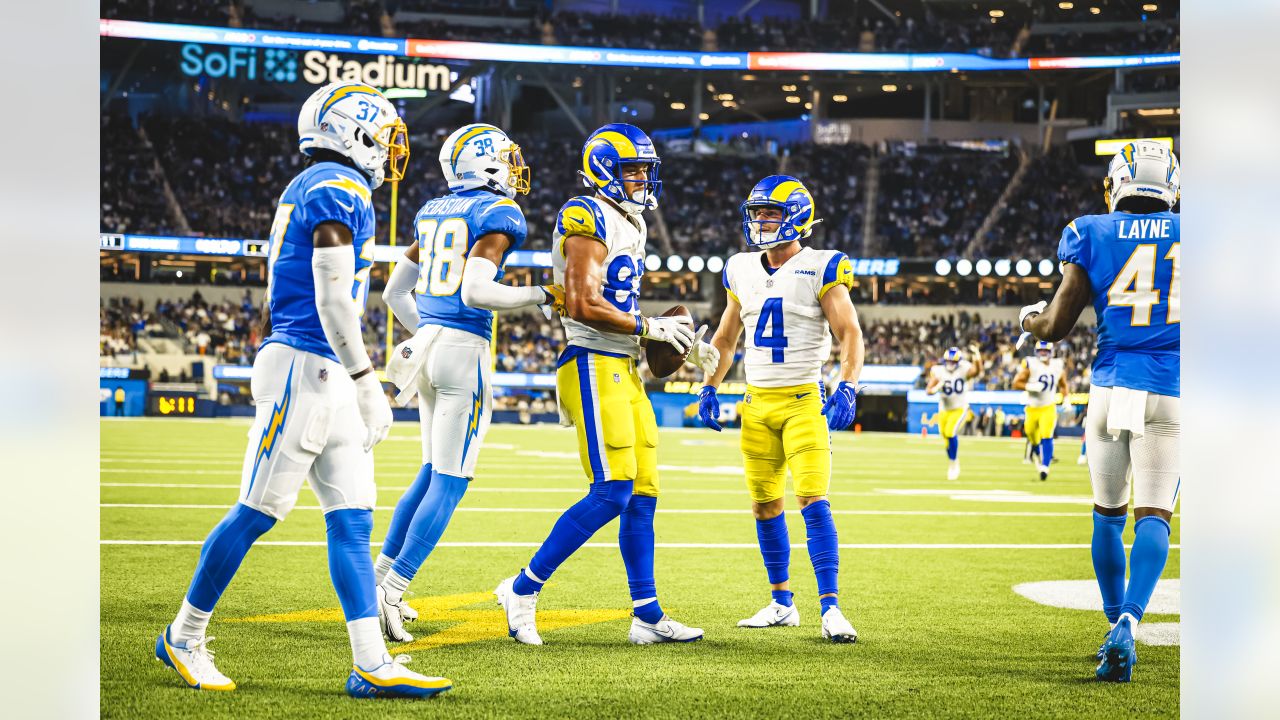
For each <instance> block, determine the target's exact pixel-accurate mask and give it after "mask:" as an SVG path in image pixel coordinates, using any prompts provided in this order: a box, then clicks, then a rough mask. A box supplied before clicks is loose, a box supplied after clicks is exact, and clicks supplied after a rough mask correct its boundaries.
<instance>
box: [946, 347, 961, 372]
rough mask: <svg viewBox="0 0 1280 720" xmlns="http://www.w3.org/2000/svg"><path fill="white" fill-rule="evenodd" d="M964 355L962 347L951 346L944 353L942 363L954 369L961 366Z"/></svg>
mask: <svg viewBox="0 0 1280 720" xmlns="http://www.w3.org/2000/svg"><path fill="white" fill-rule="evenodd" d="M961 359H963V356H962V355H961V354H960V348H958V347H949V348H947V351H946V352H944V353H942V365H943V367H946V368H947V369H949V370H954V369H956V368H957V367H959V366H960V360H961Z"/></svg>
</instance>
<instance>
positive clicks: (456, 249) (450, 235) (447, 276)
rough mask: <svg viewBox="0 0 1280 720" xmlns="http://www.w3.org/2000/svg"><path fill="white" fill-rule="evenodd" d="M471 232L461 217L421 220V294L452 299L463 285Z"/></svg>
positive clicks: (419, 222)
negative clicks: (450, 296)
mask: <svg viewBox="0 0 1280 720" xmlns="http://www.w3.org/2000/svg"><path fill="white" fill-rule="evenodd" d="M469 235H470V231H469V230H468V229H467V221H466V220H463V219H462V218H446V219H444V220H437V219H435V218H423V219H421V220H419V221H418V254H419V256H418V268H419V270H418V286H417V287H416V288H415V289H416V290H417V292H418V294H419V295H435V296H437V297H442V296H449V295H453V294H454V293H456V292H458V288H459V287H460V286H461V285H462V269H463V267H464V265H465V262H466V259H465V256H466V252H467V241H468V236H469Z"/></svg>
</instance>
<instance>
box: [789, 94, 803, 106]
mask: <svg viewBox="0 0 1280 720" xmlns="http://www.w3.org/2000/svg"><path fill="white" fill-rule="evenodd" d="M787 102H789V103H791V104H792V105H797V104H799V103H800V96H799V95H788V96H787Z"/></svg>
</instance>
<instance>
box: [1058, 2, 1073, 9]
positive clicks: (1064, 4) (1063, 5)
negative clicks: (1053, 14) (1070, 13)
mask: <svg viewBox="0 0 1280 720" xmlns="http://www.w3.org/2000/svg"><path fill="white" fill-rule="evenodd" d="M1075 6H1076V4H1075V3H1072V2H1060V3H1058V9H1059V10H1070V9H1071V8H1073V7H1075Z"/></svg>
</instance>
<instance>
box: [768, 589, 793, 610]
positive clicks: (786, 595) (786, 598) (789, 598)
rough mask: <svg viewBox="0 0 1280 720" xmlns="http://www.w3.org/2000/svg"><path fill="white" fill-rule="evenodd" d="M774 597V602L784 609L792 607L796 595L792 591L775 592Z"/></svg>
mask: <svg viewBox="0 0 1280 720" xmlns="http://www.w3.org/2000/svg"><path fill="white" fill-rule="evenodd" d="M772 595H773V601H774V602H776V603H778V604H779V605H781V606H783V607H791V603H792V602H794V598H795V594H794V593H792V592H791V591H790V590H774V591H773V592H772Z"/></svg>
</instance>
